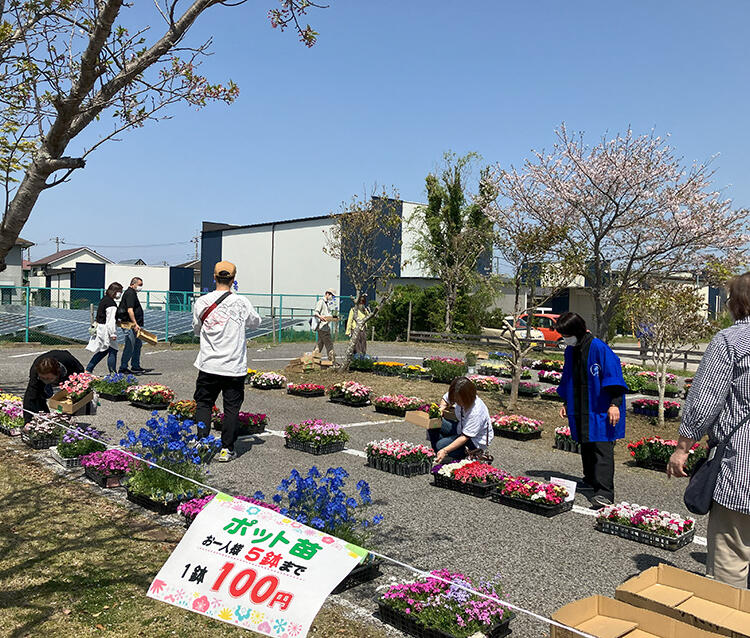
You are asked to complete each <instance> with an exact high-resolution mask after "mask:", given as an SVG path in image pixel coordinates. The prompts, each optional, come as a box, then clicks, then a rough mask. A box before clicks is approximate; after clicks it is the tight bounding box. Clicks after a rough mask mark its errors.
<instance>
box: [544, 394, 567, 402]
mask: <svg viewBox="0 0 750 638" xmlns="http://www.w3.org/2000/svg"><path fill="white" fill-rule="evenodd" d="M539 398H541V399H544V400H545V401H557V402H559V403H562V402H563V401H564V400H565V399H563V398H562V397H561V396H560V395H559V394H557V393H556V392H555V393H549V394H545V393H544V392H540V393H539Z"/></svg>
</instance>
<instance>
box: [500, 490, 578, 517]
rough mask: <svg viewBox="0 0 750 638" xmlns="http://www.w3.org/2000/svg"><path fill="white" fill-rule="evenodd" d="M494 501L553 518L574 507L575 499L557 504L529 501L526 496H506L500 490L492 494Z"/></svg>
mask: <svg viewBox="0 0 750 638" xmlns="http://www.w3.org/2000/svg"><path fill="white" fill-rule="evenodd" d="M492 502H493V503H500V504H501V505H507V506H508V507H513V508H515V509H518V510H524V511H526V512H531V513H532V514H539V515H540V516H544V517H545V518H552V517H553V516H557V515H558V514H562V513H563V512H569V511H570V510H572V509H573V501H563V502H562V503H558V504H556V505H550V504H548V503H540V502H539V501H529V500H527V499H525V498H514V497H513V496H505V495H504V494H501V493H500V490H498V491H496V492H495V493H494V494H493V495H492Z"/></svg>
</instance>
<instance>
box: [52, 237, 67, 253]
mask: <svg viewBox="0 0 750 638" xmlns="http://www.w3.org/2000/svg"><path fill="white" fill-rule="evenodd" d="M50 241H53V242H55V252H56V253H59V252H60V242H62V243H65V240H64V239H63V238H62V237H51V238H50Z"/></svg>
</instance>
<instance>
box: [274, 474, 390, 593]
mask: <svg viewBox="0 0 750 638" xmlns="http://www.w3.org/2000/svg"><path fill="white" fill-rule="evenodd" d="M347 478H349V474H348V473H347V472H346V470H344V468H341V467H336V468H333V467H331V468H328V469H327V470H326V471H325V472H323V473H321V472H320V471H319V470H318V468H316V467H312V468H311V469H310V471H309V472H307V474H306V475H302V474H300V473H299V472H298V471H297V470H292V471H291V473H290V475H289V477H288V478H286V479H284V480H283V481H281V483H280V485H279V486H278V487H277V488H276V494H275V495H274V497H273V499H272V500H273V503H274V504H275V505H278V506H279V507H280V508H281V509H280V512H281V514H283V515H284V516H286V517H288V518H291V519H292V520H294V521H298V522H300V523H304V524H306V525H309V526H310V527H314V528H315V529H319V530H321V531H323V532H327V533H328V534H330V535H331V536H335V537H336V538H340V539H341V540H343V541H346V542H347V543H351V544H353V545H356V546H358V547H368V546H371V542H370V540H371V535H372V530H373V528H374V527H376V526H377V525H379V524H380V523H381V522H382V520H383V516H382V515H380V514H376V515H375V516H372V517H371V516H370V514H369V510H370V507H371V505H372V496H371V493H370V486H369V485H368V484H367V482H366V481H359V482H358V483H357V485H356V489H355V490H347V489H346V487H347V486H346V479H347ZM323 540H324V541H325V539H323ZM331 540H333V539H331ZM326 542H327V541H326ZM380 564H381V561H380V560H379V559H376V558H375V557H373V556H372V554H368V555H367V557H366V558H365V559H364V561H363V562H362V563H360V564H359V565H357V566H356V567H355V568H354V569H353V570H352V571H351V572H350V573H349V575H348V576H347V577H346V578H345V579H344V580H343V581H342V582H341V583H340V584H339V585H338V586H337V587H336V589H334V590H333V593H340V592H342V591H344V590H346V589H349V588H351V587H353V586H355V585H358V584H360V583H364V582H367V581H369V580H372V579H373V578H375V577H377V576H378V574H379V573H380Z"/></svg>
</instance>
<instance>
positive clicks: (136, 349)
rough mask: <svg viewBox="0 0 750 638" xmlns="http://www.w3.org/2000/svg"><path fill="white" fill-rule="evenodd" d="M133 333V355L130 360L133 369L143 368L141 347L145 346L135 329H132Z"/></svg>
mask: <svg viewBox="0 0 750 638" xmlns="http://www.w3.org/2000/svg"><path fill="white" fill-rule="evenodd" d="M131 332H132V333H133V356H132V358H131V360H130V365H131V368H130V369H131V370H141V369H142V368H143V366H142V365H141V349H142V348H143V341H141V340H140V339H139V338H138V337H137V336H136V334H135V330H131Z"/></svg>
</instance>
